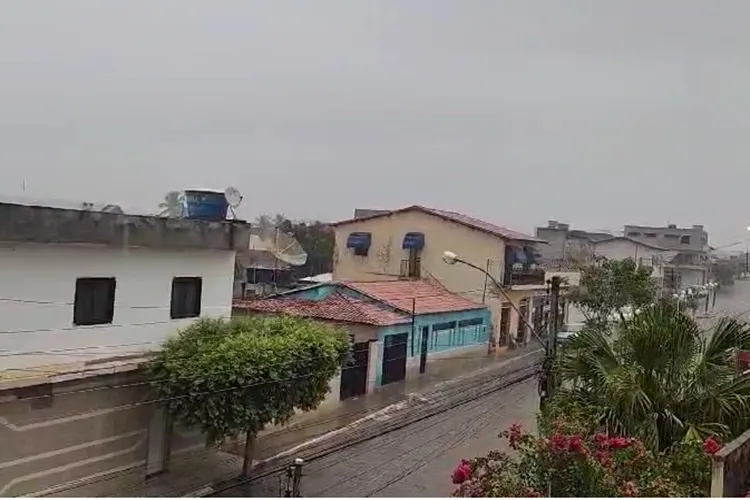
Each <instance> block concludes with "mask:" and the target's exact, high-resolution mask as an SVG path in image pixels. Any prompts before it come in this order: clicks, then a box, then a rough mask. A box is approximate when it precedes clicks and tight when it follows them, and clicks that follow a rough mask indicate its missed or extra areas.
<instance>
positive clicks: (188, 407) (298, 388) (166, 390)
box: [147, 316, 349, 442]
mask: <svg viewBox="0 0 750 500" xmlns="http://www.w3.org/2000/svg"><path fill="white" fill-rule="evenodd" d="M348 353H349V341H348V337H347V335H346V333H345V332H344V331H342V330H340V329H338V328H336V327H333V326H331V325H328V324H324V323H319V322H315V321H311V320H308V319H303V318H299V317H290V316H274V317H260V316H257V317H255V316H254V317H244V318H234V319H232V320H228V321H227V320H223V319H200V320H198V321H196V322H195V323H193V324H192V325H190V326H189V327H187V328H185V329H184V330H182V331H180V332H179V334H178V336H177V337H176V338H173V339H170V340H168V341H167V342H166V343H165V344H164V346H163V349H162V350H161V351H159V352H158V353H156V354H155V356H154V357H153V359H152V360H151V361H150V362H149V364H148V367H147V368H148V373H149V378H150V380H151V384H152V385H153V387H154V388H155V389H156V391H157V393H158V396H159V398H161V399H163V401H164V405H165V407H166V408H167V410H168V412H169V414H170V415H171V416H172V417H173V418H175V419H177V420H178V421H180V422H182V423H183V424H185V425H187V426H189V427H197V428H199V429H201V430H202V431H203V432H204V433H205V434H206V435H207V437H208V439H209V441H210V442H223V441H224V440H226V439H229V438H237V437H238V436H239V435H240V434H245V433H247V434H249V435H250V436H255V435H257V433H258V432H260V431H261V430H262V429H263V428H264V427H265V426H266V425H268V424H284V423H286V422H287V421H288V420H289V419H290V418H291V417H292V416H293V415H294V413H295V410H303V411H309V410H313V409H315V408H316V407H317V406H318V405H319V404H320V403H321V402H322V401H323V400H324V399H325V397H326V394H327V393H328V391H329V381H330V380H331V378H333V377H334V376H335V375H336V373H337V372H338V370H339V369H340V368H341V366H342V363H343V362H344V361H345V359H346V357H347V354H348Z"/></svg>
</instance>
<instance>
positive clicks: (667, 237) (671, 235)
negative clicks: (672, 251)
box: [664, 233, 680, 240]
mask: <svg viewBox="0 0 750 500" xmlns="http://www.w3.org/2000/svg"><path fill="white" fill-rule="evenodd" d="M679 237H680V235H679V234H671V233H667V234H665V235H664V238H666V239H668V240H676V239H677V238H679Z"/></svg>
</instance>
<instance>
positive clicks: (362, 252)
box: [352, 246, 370, 257]
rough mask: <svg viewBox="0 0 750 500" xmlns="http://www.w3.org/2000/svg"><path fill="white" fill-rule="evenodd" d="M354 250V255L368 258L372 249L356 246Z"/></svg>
mask: <svg viewBox="0 0 750 500" xmlns="http://www.w3.org/2000/svg"><path fill="white" fill-rule="evenodd" d="M352 248H353V250H354V255H356V256H357V257H367V256H368V255H369V253H370V247H365V246H356V247H352Z"/></svg>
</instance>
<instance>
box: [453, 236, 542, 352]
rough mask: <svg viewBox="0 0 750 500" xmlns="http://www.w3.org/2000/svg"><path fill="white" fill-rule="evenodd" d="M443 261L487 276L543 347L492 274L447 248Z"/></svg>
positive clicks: (525, 319) (532, 327) (527, 321)
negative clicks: (466, 267) (458, 264)
mask: <svg viewBox="0 0 750 500" xmlns="http://www.w3.org/2000/svg"><path fill="white" fill-rule="evenodd" d="M443 262H445V263H446V264H448V265H451V266H452V265H454V264H457V263H460V264H463V265H465V266H468V267H470V268H472V269H476V270H477V271H479V272H480V273H482V274H484V275H485V276H486V277H487V278H489V279H490V281H492V283H494V285H495V287H497V289H498V290H499V291H500V294H502V296H503V298H504V299H505V300H507V301H508V303H509V304H510V307H511V308H512V309H513V310H514V311H516V314H518V317H519V318H520V319H521V320H522V321H523V322H524V324H525V325H526V327H527V328H528V329H529V331H531V333H532V335H534V338H536V339H537V341H538V342H539V344H541V346H542V347H545V344H544V342H543V341H542V339H541V338H540V337H539V334H537V332H536V330H535V329H534V325H532V324H531V322H530V321H529V320H528V318H526V316H524V315H523V313H522V312H521V310H520V309H519V308H518V307H516V305H515V304H514V303H513V301H512V300H510V297H509V296H508V294H507V293H506V292H505V289H504V287H503V285H501V284H500V283H499V282H498V281H497V280H496V279H495V277H494V276H492V275H491V274H490V273H488V272H487V271H485V270H484V269H482V268H481V267H479V266H477V265H475V264H472V263H471V262H468V261H465V260H463V259H461V258H460V257H459V256H458V255H456V254H455V253H453V252H450V251H448V250H446V251H445V252H443Z"/></svg>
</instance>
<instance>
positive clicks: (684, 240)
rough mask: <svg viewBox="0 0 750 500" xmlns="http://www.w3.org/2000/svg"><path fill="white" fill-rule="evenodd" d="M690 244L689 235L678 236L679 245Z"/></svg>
mask: <svg viewBox="0 0 750 500" xmlns="http://www.w3.org/2000/svg"><path fill="white" fill-rule="evenodd" d="M689 244H690V235H689V234H683V235H682V236H680V245H689Z"/></svg>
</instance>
